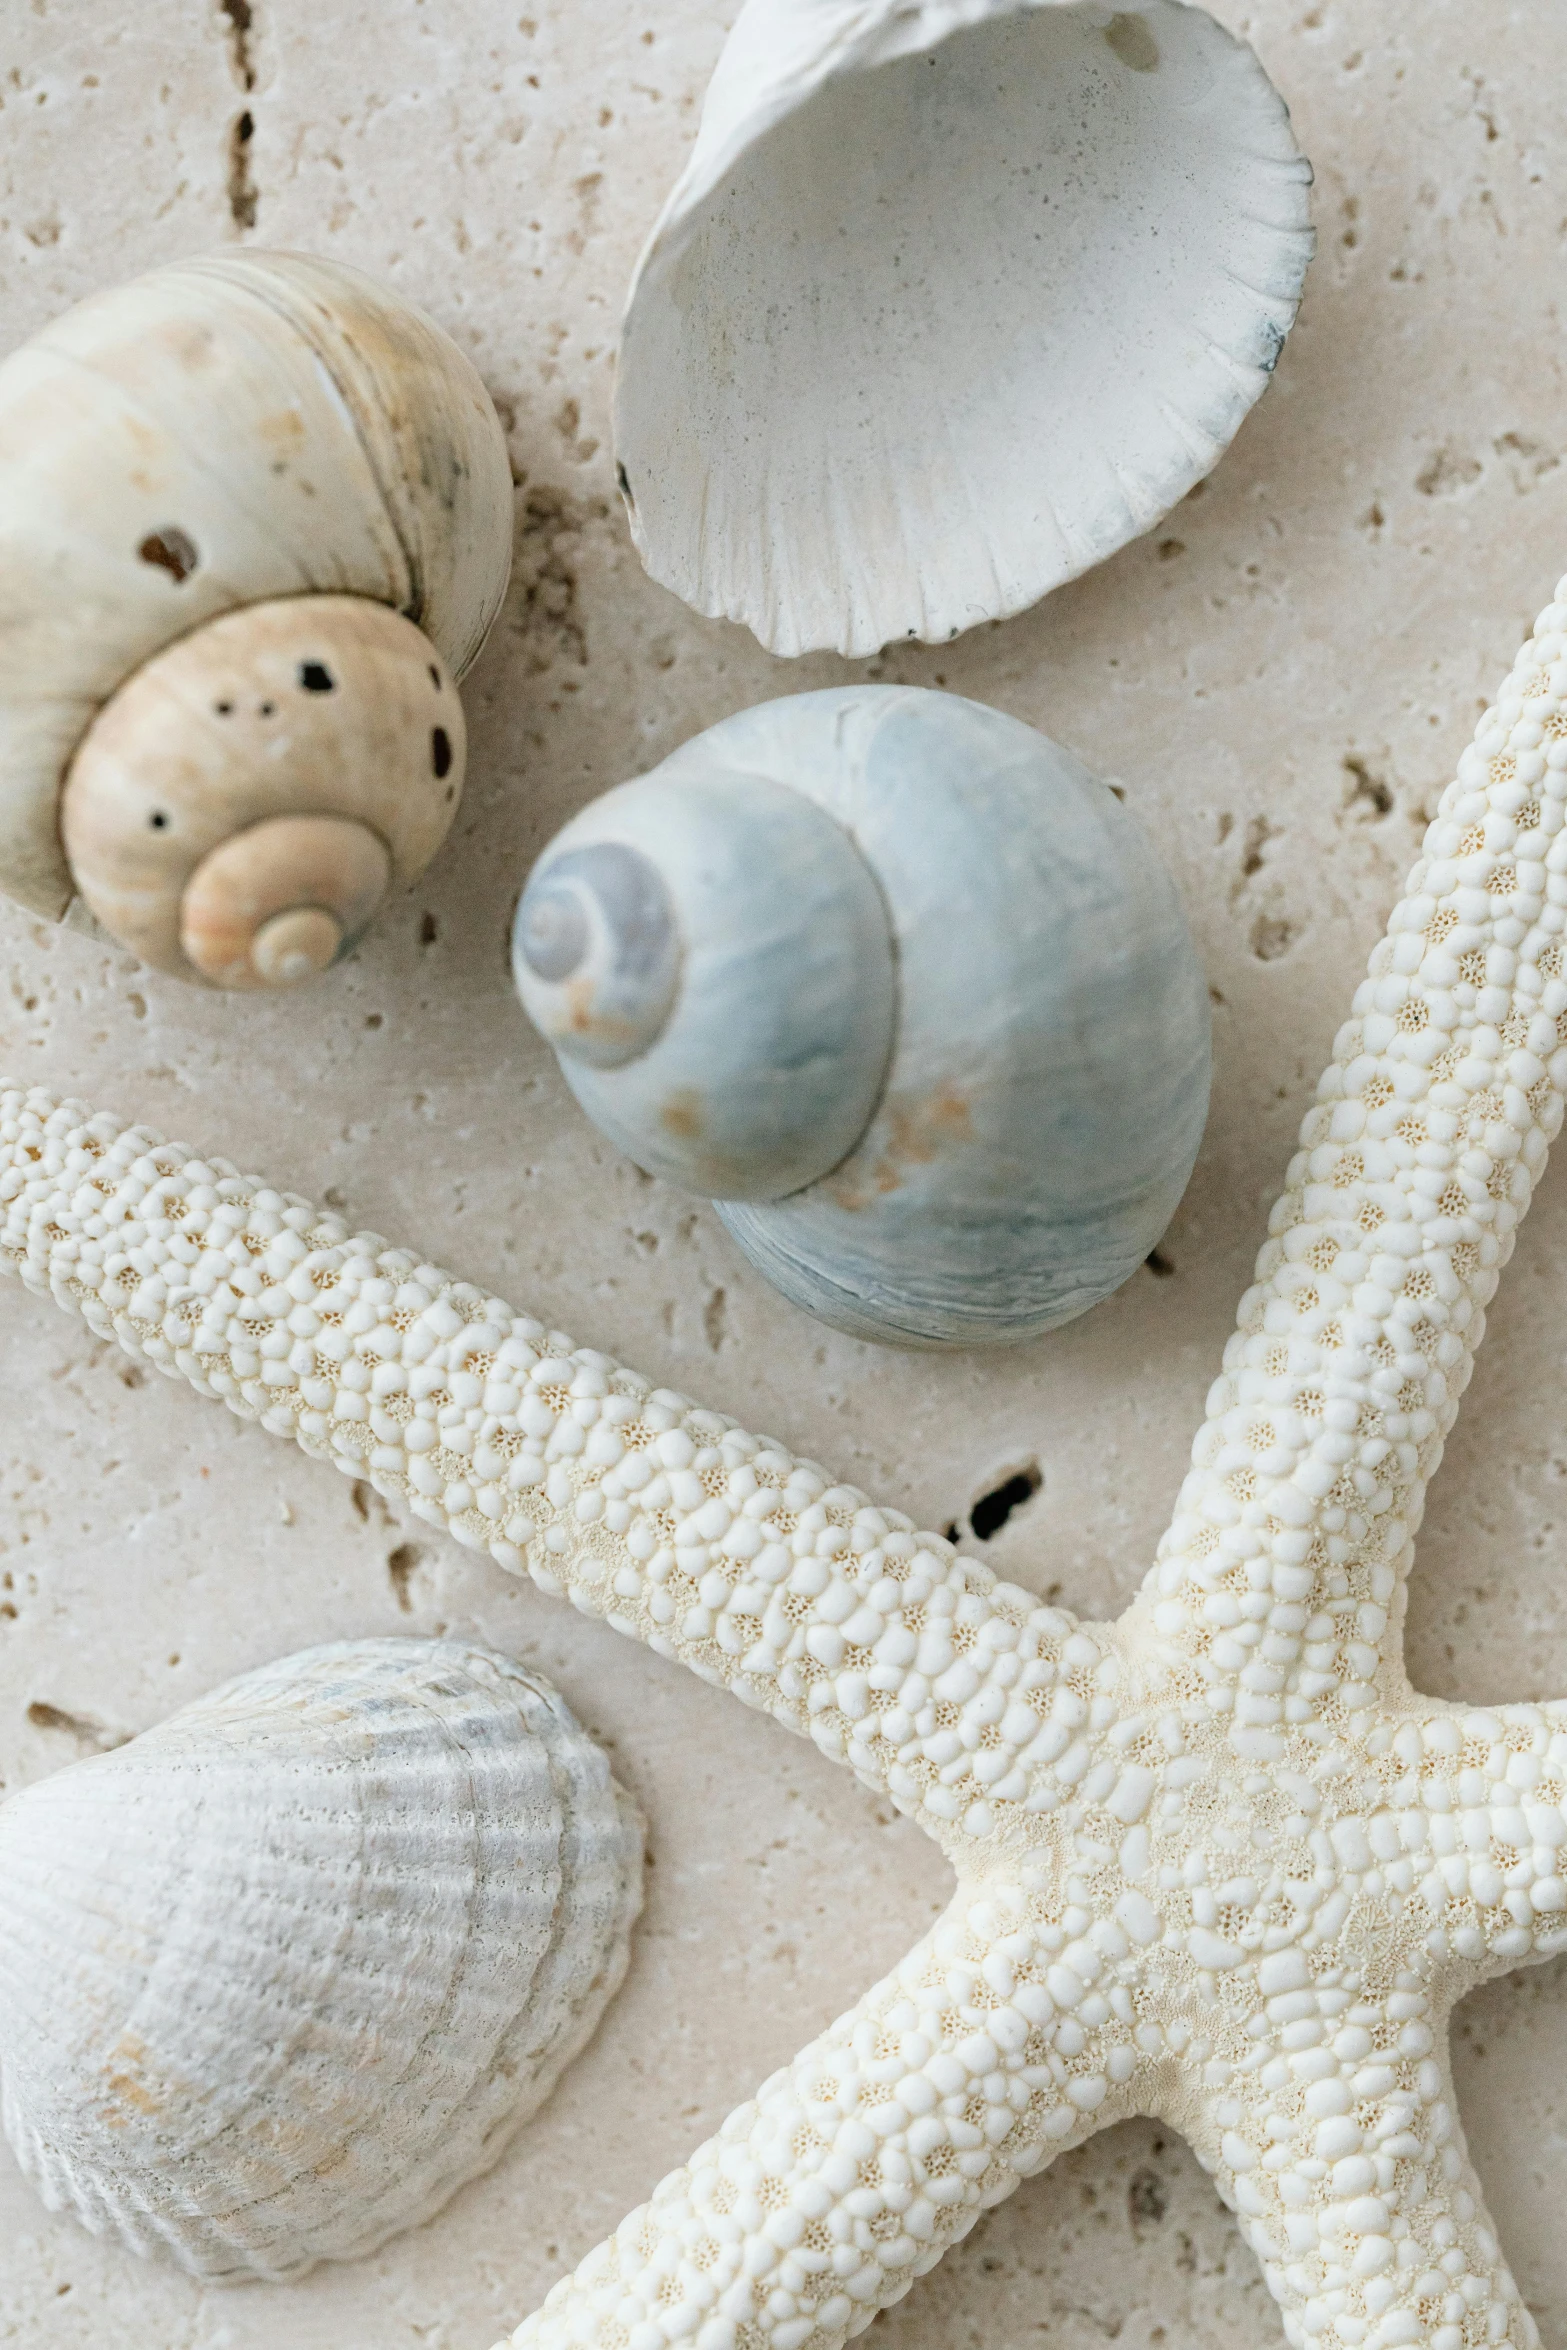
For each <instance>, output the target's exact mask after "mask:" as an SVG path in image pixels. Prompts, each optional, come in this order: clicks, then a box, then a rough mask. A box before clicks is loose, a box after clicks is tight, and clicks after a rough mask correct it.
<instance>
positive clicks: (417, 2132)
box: [0, 1640, 642, 2279]
mask: <svg viewBox="0 0 1567 2350" xmlns="http://www.w3.org/2000/svg"><path fill="white" fill-rule="evenodd" d="M641 1849H642V1846H641V1824H640V1820H639V1818H638V1816H637V1813H636V1810H635V1808H634V1806H633V1805H632V1804H631V1802H630V1800H629V1798H628V1797H627V1796H625V1795H624V1794H623V1793H622V1791H621V1790H620V1789H619V1788H618V1787H617V1786H616V1785H615V1782H614V1781H613V1779H612V1778H611V1777H610V1773H609V1768H608V1765H607V1763H606V1761H605V1758H604V1756H603V1754H602V1752H601V1751H600V1750H599V1748H598V1747H597V1746H596V1745H595V1744H594V1743H593V1741H592V1740H591V1739H590V1738H589V1737H588V1735H587V1733H586V1732H585V1731H584V1730H582V1729H581V1728H580V1727H579V1725H578V1724H577V1723H576V1722H575V1721H574V1720H573V1718H572V1716H571V1714H570V1713H569V1712H568V1711H567V1708H566V1706H565V1705H564V1703H563V1702H562V1700H561V1699H560V1697H559V1696H558V1695H557V1694H556V1693H555V1691H554V1690H552V1689H551V1688H550V1687H549V1686H548V1684H547V1683H545V1682H543V1681H542V1680H540V1679H539V1678H538V1677H537V1676H536V1675H534V1674H532V1673H529V1672H526V1671H524V1670H523V1668H522V1667H521V1666H519V1665H517V1664H515V1663H513V1662H511V1661H510V1660H508V1659H507V1658H505V1657H502V1656H498V1655H495V1654H493V1653H491V1652H490V1651H488V1650H486V1649H482V1648H478V1647H472V1646H469V1645H467V1644H465V1643H462V1642H458V1641H420V1640H371V1641H357V1642H347V1643H342V1644H337V1645H334V1646H331V1647H326V1648H317V1649H312V1650H309V1651H308V1652H306V1653H305V1654H303V1655H301V1656H295V1657H290V1658H286V1659H284V1660H283V1661H282V1662H280V1663H278V1664H273V1665H268V1666H266V1667H264V1668H263V1669H262V1670H261V1671H259V1672H254V1673H249V1674H247V1675H245V1676H244V1678H242V1679H240V1680H237V1681H233V1682H230V1683H229V1684H228V1685H227V1686H226V1687H224V1688H222V1689H219V1690H217V1691H215V1692H214V1693H213V1694H212V1695H210V1696H208V1697H205V1698H202V1699H200V1700H199V1701H198V1702H197V1703H196V1704H194V1705H191V1706H188V1707H186V1708H185V1709H184V1711H182V1712H181V1713H179V1714H176V1715H175V1716H174V1717H173V1718H172V1719H171V1720H169V1721H168V1722H165V1723H163V1724H162V1725H161V1726H160V1727H159V1728H157V1729H154V1730H151V1731H148V1732H147V1733H146V1734H145V1735H144V1736H143V1737H140V1738H137V1739H135V1740H133V1741H132V1742H131V1743H130V1744H129V1745H127V1746H125V1747H122V1748H120V1749H119V1750H117V1751H116V1752H113V1753H110V1754H106V1755H102V1756H96V1757H94V1758H92V1759H90V1760H88V1761H84V1762H81V1763H77V1764H74V1765H73V1766H71V1767H70V1768H69V1769H67V1770H64V1771H61V1772H59V1773H58V1774H57V1775H56V1776H55V1777H53V1778H49V1779H45V1780H42V1781H40V1782H39V1783H38V1784H36V1785H35V1786H32V1787H30V1788H27V1789H25V1790H24V1791H23V1792H22V1793H20V1794H19V1795H16V1796H14V1797H12V1798H11V1800H10V1801H9V1802H7V1803H6V1804H5V1805H4V1806H3V1807H0V1886H3V1888H4V1896H3V1907H0V2076H3V2091H4V2100H3V2102H4V2122H5V2130H6V2135H7V2136H8V2138H9V2139H10V2141H11V2144H12V2146H13V2147H14V2148H15V2150H16V2153H17V2156H18V2159H19V2160H20V2162H21V2164H22V2167H23V2169H24V2170H25V2171H27V2172H28V2174H29V2175H30V2176H31V2177H32V2179H33V2180H34V2181H35V2183H36V2184H37V2186H38V2187H39V2189H40V2191H41V2192H42V2194H43V2196H44V2199H45V2201H46V2202H48V2203H49V2204H50V2205H51V2206H52V2207H54V2208H56V2209H61V2208H64V2209H69V2210H72V2211H74V2212H75V2213H76V2215H77V2216H78V2217H79V2218H80V2219H81V2220H82V2221H84V2222H85V2224H86V2225H87V2226H88V2227H89V2228H91V2229H93V2230H94V2231H95V2232H97V2233H100V2234H117V2235H119V2236H120V2237H122V2238H123V2239H124V2240H125V2242H126V2243H128V2244H129V2245H131V2246H132V2247H133V2248H134V2249H135V2250H137V2251H139V2252H155V2251H159V2250H162V2251H166V2252H169V2253H172V2254H173V2256H174V2258H175V2259H176V2260H177V2261H179V2262H180V2264H181V2265H182V2266H183V2267H185V2268H186V2269H188V2270H190V2271H192V2272H193V2273H194V2274H196V2275H199V2276H202V2277H204V2278H209V2279H223V2278H229V2277H239V2276H246V2275H249V2276H263V2277H285V2276H292V2275H297V2274H299V2273H300V2272H301V2271H303V2270H304V2269H306V2268H308V2267H310V2266H311V2265H312V2263H314V2262H315V2261H318V2260H323V2259H339V2260H341V2259H350V2258H353V2257H355V2256H356V2255H358V2254H361V2253H365V2252H369V2251H372V2250H373V2249H374V2248H375V2247H376V2246H377V2245H378V2244H379V2243H381V2242H382V2241H383V2240H384V2239H385V2238H386V2237H388V2236H390V2235H392V2234H393V2233H395V2232H396V2231H397V2230H399V2229H401V2228H405V2227H410V2226H412V2225H414V2224H416V2223H417V2222H418V2221H420V2220H423V2219H427V2218H428V2217H429V2216H430V2215H431V2213H432V2212H434V2211H436V2210H438V2209H439V2208H440V2206H441V2205H442V2204H443V2203H444V2202H445V2201H446V2200H447V2198H448V2197H449V2196H450V2195H451V2194H452V2193H453V2192H454V2190H455V2189H456V2188H458V2187H460V2186H461V2185H462V2184H463V2183H464V2182H465V2181H466V2180H468V2179H471V2178H473V2177H474V2176H476V2174H477V2173H479V2172H480V2171H482V2170H484V2169H486V2168H487V2167H488V2166H489V2165H490V2164H491V2163H492V2162H494V2161H495V2159H496V2158H497V2156H498V2155H499V2154H500V2153H501V2152H502V2150H503V2148H504V2147H505V2146H506V2144H507V2142H508V2141H509V2139H510V2138H511V2136H512V2134H513V2132H514V2131H515V2130H516V2129H517V2127H518V2125H519V2124H520V2123H521V2122H522V2121H523V2120H524V2119H525V2118H526V2116H527V2115H528V2114H530V2113H531V2112H533V2111H534V2110H535V2109H536V2108H537V2107H538V2105H539V2104H540V2103H541V2102H542V2101H543V2099H544V2098H545V2097H546V2096H547V2095H548V2093H549V2091H550V2089H551V2087H552V2086H553V2085H554V2082H555V2080H556V2079H557V2077H558V2076H559V2074H560V2072H561V2070H562V2068H563V2067H564V2066H565V2064H566V2063H567V2062H568V2061H569V2059H570V2058H571V2057H572V2056H573V2055H574V2054H575V2053H576V2052H577V2050H578V2049H579V2048H580V2047H581V2046H582V2045H583V2043H584V2042H585V2041H586V2039H587V2038H588V2036H589V2035H590V2033H591V2032H592V2030H593V2027H594V2025H595V2024H596V2022H597V2021H598V2018H599V2016H600V2014H601V2013H602V2011H603V2008H604V2006H605V2003H606V2002H607V2000H608V1999H609V1997H610V1996H611V1994H612V1993H613V1992H614V1990H615V1989H616V1987H617V1985H618V1984H619V1982H620V1980H621V1977H622V1976H623V1974H624V1972H625V1967H626V1961H627V1955H628V1947H629V1935H630V1929H631V1924H632V1921H633V1919H634V1918H635V1916H636V1913H637V1911H638V1909H639V1907H640V1905H641Z"/></svg>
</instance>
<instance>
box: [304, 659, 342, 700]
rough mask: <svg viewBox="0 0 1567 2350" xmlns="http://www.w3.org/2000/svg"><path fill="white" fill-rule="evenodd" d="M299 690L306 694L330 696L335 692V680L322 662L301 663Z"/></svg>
mask: <svg viewBox="0 0 1567 2350" xmlns="http://www.w3.org/2000/svg"><path fill="white" fill-rule="evenodd" d="M299 684H300V690H301V691H302V692H304V693H307V694H330V693H335V692H336V691H337V680H336V678H335V677H334V676H333V675H332V672H331V670H330V669H328V667H327V665H326V663H325V662H324V661H301V662H300V664H299Z"/></svg>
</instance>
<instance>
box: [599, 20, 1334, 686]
mask: <svg viewBox="0 0 1567 2350" xmlns="http://www.w3.org/2000/svg"><path fill="white" fill-rule="evenodd" d="M1310 177H1311V174H1310V170H1309V168H1308V166H1307V164H1306V163H1305V161H1304V159H1303V158H1302V156H1301V155H1300V153H1299V151H1298V150H1297V148H1296V145H1295V141H1294V138H1293V136H1292V135H1291V131H1290V127H1289V116H1288V112H1287V110H1286V108H1285V105H1284V102H1283V100H1282V99H1281V98H1280V96H1279V94H1278V92H1277V91H1276V90H1275V89H1274V88H1273V87H1272V86H1271V84H1270V83H1269V81H1268V79H1267V76H1266V74H1265V73H1264V72H1263V70H1262V67H1261V66H1260V65H1259V63H1258V61H1257V59H1256V57H1255V56H1254V55H1253V54H1252V52H1251V50H1250V49H1249V48H1247V47H1246V46H1245V44H1244V43H1243V42H1241V41H1239V40H1237V39H1235V38H1234V36H1233V35H1231V34H1230V33H1228V32H1226V31H1224V30H1223V28H1222V27H1221V26H1219V25H1218V24H1216V23H1215V22H1214V21H1213V19H1212V18H1211V17H1210V16H1209V15H1207V13H1206V12H1205V11H1204V10H1203V9H1201V8H1199V7H1195V6H1189V5H1186V4H1185V0H1140V5H1139V6H1137V7H1136V8H1135V9H1132V10H1129V11H1126V12H1118V11H1117V10H1116V9H1115V8H1114V7H1112V6H1102V5H1098V4H1097V0H747V4H746V6H745V7H744V8H743V9H742V10H741V12H740V15H739V17H738V19H737V21H736V23H735V26H734V29H733V31H732V32H731V34H730V36H729V40H728V42H727V44H726V46H725V49H724V52H723V55H722V57H721V58H720V60H719V64H718V68H717V71H716V72H715V74H714V76H713V81H712V85H711V87H710V89H709V91H708V95H707V100H706V104H705V106H704V109H703V115H702V124H701V129H700V132H699V135H698V137H697V141H696V144H695V146H694V147H693V149H692V152H691V156H690V159H689V161H688V163H687V165H686V169H685V171H684V173H683V174H682V176H681V179H680V181H679V183H678V185H677V186H676V188H675V189H674V191H673V193H672V195H671V196H670V198H669V201H668V203H667V204H666V205H665V207H664V210H663V213H662V215H661V216H660V218H659V221H658V223H657V225H656V226H655V228H654V230H653V233H652V235H651V237H650V239H649V241H648V244H647V247H646V249H645V251H644V253H643V255H642V258H641V261H640V262H639V264H638V268H637V274H636V277H635V278H634V280H633V283H632V287H631V291H630V294H629V296H628V298H627V304H626V316H625V324H624V329H623V337H622V348H621V355H620V363H619V368H618V371H617V378H616V397H615V439H616V450H617V454H618V457H619V460H620V466H621V482H622V488H623V490H624V493H625V496H626V500H627V505H628V509H629V512H630V516H631V527H632V531H633V534H634V536H635V538H636V541H637V545H638V547H639V549H640V550H641V553H642V556H643V560H644V561H645V562H646V564H647V567H648V569H649V571H650V572H651V573H652V575H653V577H654V578H655V579H658V580H661V581H662V582H663V583H664V585H665V586H667V587H671V588H673V589H674V590H675V592H676V594H677V595H681V596H683V597H684V598H685V599H686V601H687V602H688V603H690V604H692V605H694V606H695V607H696V609H697V610H698V611H699V612H705V613H709V614H712V615H715V616H719V615H721V616H724V617H727V618H729V619H733V620H742V621H744V622H745V623H746V624H747V625H748V626H749V627H750V628H752V629H754V630H755V632H756V634H757V635H758V636H759V637H760V638H761V640H762V642H763V644H765V645H767V646H768V647H769V648H770V649H771V650H772V651H773V652H775V653H800V652H805V651H808V650H810V649H811V648H812V647H816V646H831V647H834V648H835V649H836V650H837V651H839V652H841V653H848V654H864V653H871V652H874V651H875V650H876V649H877V647H878V646H880V645H882V644H885V643H887V642H888V641H889V640H891V639H892V638H895V637H904V636H912V637H923V638H926V639H928V640H932V641H939V640H942V639H945V638H947V637H951V636H956V635H957V634H958V632H959V630H961V629H966V628H972V627H974V626H975V624H976V623H977V622H979V621H982V620H988V619H996V618H1000V617H1003V616H1005V615H1006V614H1008V613H1013V612H1018V611H1021V610H1022V609H1023V608H1024V607H1025V606H1026V605H1028V604H1031V603H1033V602H1034V601H1035V600H1036V598H1038V597H1040V596H1042V595H1044V594H1045V593H1046V591H1047V590H1048V589H1050V588H1053V587H1056V586H1058V585H1059V584H1060V583H1061V582H1062V581H1063V580H1067V579H1071V578H1073V577H1075V576H1076V574H1077V573H1079V572H1081V571H1084V570H1086V569H1087V568H1088V567H1089V566H1090V565H1091V564H1094V563H1098V562H1100V561H1102V560H1103V559H1104V557H1105V556H1107V555H1109V554H1110V553H1112V552H1113V550H1114V549H1115V548H1117V547H1119V546H1121V545H1123V544H1124V543H1125V541H1126V540H1128V539H1130V538H1133V537H1135V536H1136V535H1137V534H1138V532H1140V531H1144V530H1147V529H1149V528H1150V527H1151V525H1152V524H1153V523H1154V522H1155V521H1156V520H1157V519H1158V518H1159V516H1160V515H1162V514H1165V513H1167V512H1168V511H1169V509H1170V508H1171V507H1172V506H1173V505H1174V504H1175V503H1176V501H1177V500H1178V499H1179V498H1181V497H1183V496H1184V495H1185V493H1186V491H1187V490H1189V489H1190V488H1191V486H1192V484H1193V483H1194V482H1195V481H1197V480H1198V479H1199V478H1200V477H1201V476H1202V475H1203V474H1205V473H1207V472H1208V471H1209V469H1210V468H1211V467H1212V466H1213V465H1214V464H1215V463H1216V462H1217V460H1218V458H1219V457H1220V455H1221V454H1222V453H1223V451H1224V449H1225V448H1226V447H1227V446H1228V444H1229V442H1230V440H1231V439H1232V438H1233V436H1234V434H1235V432H1236V430H1237V428H1238V427H1239V425H1240V422H1241V419H1242V418H1243V417H1244V415H1245V414H1246V411H1247V410H1248V409H1249V408H1250V406H1251V405H1252V403H1253V401H1254V400H1255V399H1256V398H1257V397H1258V395H1259V393H1260V392H1261V391H1262V390H1263V388H1264V386H1265V384H1266V383H1267V380H1268V376H1269V373H1270V371H1271V369H1272V367H1273V363H1274V361H1275V359H1276V358H1277V356H1278V353H1279V349H1280V347H1281V345H1282V343H1283V341H1284V338H1285V335H1286V334H1287V332H1288V330H1289V327H1290V325H1291V322H1292V321H1293V319H1294V316H1295V308H1296V304H1297V302H1298V300H1299V297H1300V289H1301V281H1302V278H1303V276H1304V274H1305V269H1306V264H1307V261H1308V259H1309V257H1310V254H1311V250H1312V233H1311V228H1310V223H1309V218H1308V213H1307V188H1308V184H1309V181H1310Z"/></svg>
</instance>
